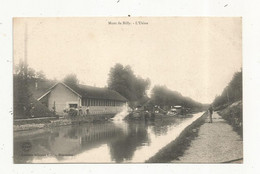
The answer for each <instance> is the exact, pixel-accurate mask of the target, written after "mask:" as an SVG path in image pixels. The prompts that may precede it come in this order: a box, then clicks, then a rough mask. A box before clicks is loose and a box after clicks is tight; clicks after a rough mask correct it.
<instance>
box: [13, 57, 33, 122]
mask: <svg viewBox="0 0 260 174" xmlns="http://www.w3.org/2000/svg"><path fill="white" fill-rule="evenodd" d="M27 72H28V66H27V65H26V64H25V63H24V62H23V61H20V63H19V65H17V66H16V67H15V76H14V78H17V79H16V80H14V116H15V117H20V118H28V117H30V110H31V103H30V97H31V95H32V94H31V93H30V92H29V89H28V74H27Z"/></svg>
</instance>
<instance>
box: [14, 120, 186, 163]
mask: <svg viewBox="0 0 260 174" xmlns="http://www.w3.org/2000/svg"><path fill="white" fill-rule="evenodd" d="M179 122H181V119H168V120H167V119H166V120H159V121H155V122H144V121H138V122H137V121H130V122H124V121H122V122H119V123H117V122H116V123H114V122H105V123H86V124H83V125H74V126H65V127H57V128H51V129H42V130H37V131H25V132H15V134H14V162H15V163H34V162H35V161H34V160H35V159H37V161H38V162H39V163H41V162H43V163H44V162H48V160H46V159H48V158H49V157H52V158H55V160H56V162H64V161H65V160H67V161H68V162H69V161H70V160H71V161H74V160H75V158H77V156H78V155H79V154H84V153H85V152H90V151H92V150H93V149H98V148H99V147H101V146H103V145H106V147H107V148H108V150H107V151H104V152H102V153H101V154H100V153H99V154H97V155H102V157H104V156H106V157H107V158H108V159H110V161H108V162H118V163H120V162H124V161H129V160H131V158H132V157H133V154H134V153H135V151H136V150H137V149H138V148H139V147H143V146H149V145H150V144H151V143H152V142H151V141H150V138H149V136H150V134H154V135H156V136H161V135H166V134H167V131H168V129H169V128H170V127H172V126H173V125H175V124H177V123H179ZM148 129H149V130H151V131H150V132H149V133H148ZM68 158H69V160H68ZM89 158H91V157H90V156H87V155H86V156H84V159H87V161H91V159H89ZM81 162H84V161H81ZM93 162H99V161H93Z"/></svg>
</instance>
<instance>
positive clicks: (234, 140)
mask: <svg viewBox="0 0 260 174" xmlns="http://www.w3.org/2000/svg"><path fill="white" fill-rule="evenodd" d="M241 158H243V140H242V138H241V137H240V136H239V135H238V134H237V133H236V132H234V131H233V130H232V127H231V126H230V125H229V124H228V123H227V122H226V121H225V120H224V119H222V117H221V116H219V115H218V114H217V113H216V112H215V113H214V114H213V123H209V119H208V118H207V119H206V121H205V124H203V125H202V126H201V127H200V129H199V132H198V137H197V138H196V139H194V140H193V141H192V142H191V146H190V147H189V148H188V149H187V150H186V151H185V152H184V155H183V156H182V157H180V158H179V160H174V161H172V162H174V163H179V162H180V163H221V162H227V161H232V162H234V163H237V162H239V163H242V160H239V161H236V159H241ZM233 160H235V161H233Z"/></svg>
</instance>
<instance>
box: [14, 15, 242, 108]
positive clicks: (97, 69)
mask: <svg viewBox="0 0 260 174" xmlns="http://www.w3.org/2000/svg"><path fill="white" fill-rule="evenodd" d="M139 21H141V22H143V23H145V24H138V22H139ZM109 22H112V23H116V24H109ZM120 23H121V24H120ZM129 23H130V24H129ZM136 23H137V24H138V25H137V24H136ZM13 26H14V29H13V36H14V40H13V44H14V64H18V63H19V60H20V59H24V58H25V57H27V61H28V65H29V67H32V68H34V69H35V70H37V71H39V70H42V71H43V72H44V73H45V74H46V76H47V78H50V79H54V78H56V79H58V80H62V79H63V78H64V77H65V76H66V75H67V74H70V73H74V74H76V75H77V77H78V79H79V80H80V83H82V84H86V85H92V86H98V87H104V86H106V85H107V79H108V73H109V70H110V68H111V67H113V66H114V65H115V64H116V63H121V64H123V65H130V66H131V67H132V69H133V71H134V73H135V74H136V75H137V76H141V77H142V78H149V79H150V80H151V88H152V87H153V86H154V85H166V86H167V87H168V88H169V89H171V90H174V91H178V92H180V93H182V95H184V96H188V97H191V98H192V99H194V100H196V101H199V102H202V103H211V102H212V101H213V100H214V98H215V96H216V95H219V94H221V92H222V90H223V89H224V87H225V86H226V85H227V84H228V82H229V81H230V80H231V79H232V76H233V74H234V73H235V72H237V71H240V69H241V68H242V20H241V18H239V17H234V18H232V17H122V18H116V17H111V18H104V17H99V18H94V17H93V18H87V17H86V18H15V19H14V21H13ZM25 26H27V27H25ZM25 28H27V29H25ZM25 38H26V39H25ZM25 40H26V41H25ZM25 43H26V44H25ZM25 50H26V51H25ZM25 53H26V54H25Z"/></svg>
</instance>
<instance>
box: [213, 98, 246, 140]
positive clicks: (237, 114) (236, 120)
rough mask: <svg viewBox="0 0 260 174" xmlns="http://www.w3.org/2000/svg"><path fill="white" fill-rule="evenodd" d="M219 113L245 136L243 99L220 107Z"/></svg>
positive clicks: (235, 129)
mask: <svg viewBox="0 0 260 174" xmlns="http://www.w3.org/2000/svg"><path fill="white" fill-rule="evenodd" d="M218 114H219V115H220V116H222V118H224V119H225V120H226V121H227V122H228V123H229V124H230V125H231V126H232V127H233V129H234V131H236V132H237V133H238V134H239V135H240V136H241V137H242V138H243V103H242V101H241V100H240V101H237V102H234V103H232V104H231V105H228V106H226V107H224V108H223V107H220V108H219V109H218Z"/></svg>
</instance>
